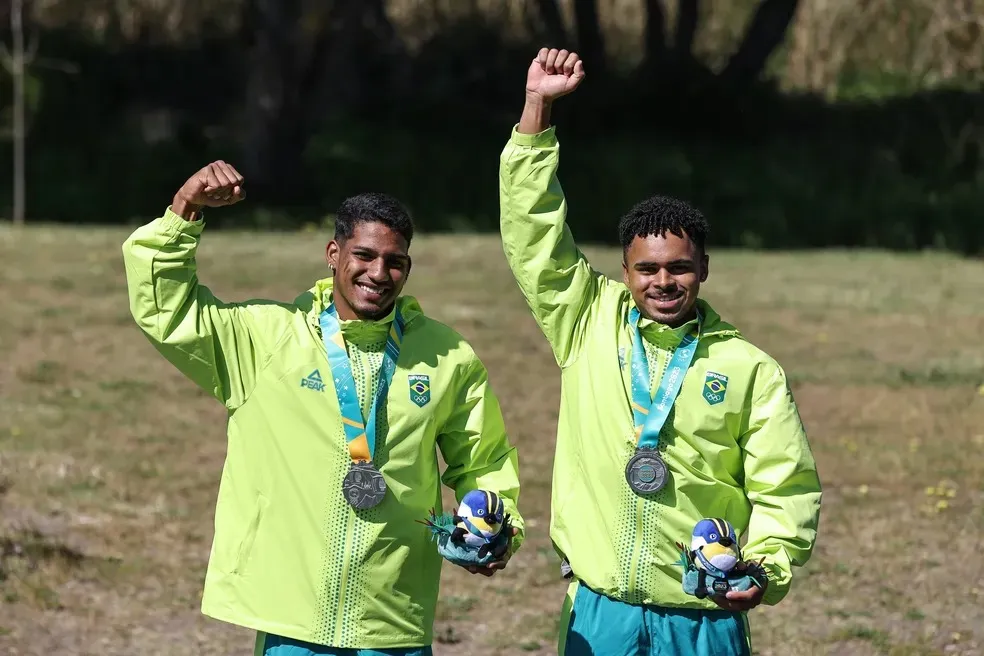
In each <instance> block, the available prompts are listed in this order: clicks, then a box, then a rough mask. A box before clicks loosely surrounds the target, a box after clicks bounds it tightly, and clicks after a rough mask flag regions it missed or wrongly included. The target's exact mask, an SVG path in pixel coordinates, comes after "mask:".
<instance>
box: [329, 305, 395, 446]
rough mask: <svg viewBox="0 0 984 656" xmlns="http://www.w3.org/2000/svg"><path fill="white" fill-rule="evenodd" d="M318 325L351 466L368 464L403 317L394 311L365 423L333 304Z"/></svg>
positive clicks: (390, 377) (390, 375)
mask: <svg viewBox="0 0 984 656" xmlns="http://www.w3.org/2000/svg"><path fill="white" fill-rule="evenodd" d="M318 321H319V323H320V324H321V339H322V340H323V341H324V343H325V349H326V350H327V351H328V364H329V366H330V367H331V373H332V377H333V378H334V383H335V394H336V395H337V396H338V409H339V410H340V411H341V413H342V425H343V426H344V427H345V441H346V442H347V443H348V450H349V455H350V456H351V457H352V460H353V461H354V462H371V461H372V458H373V455H375V453H376V409H377V408H378V407H379V406H380V405H382V403H383V400H384V399H385V398H386V395H387V393H388V392H389V386H390V383H391V382H392V381H393V374H394V373H395V372H396V361H397V360H398V359H399V357H400V345H401V344H402V343H403V317H402V316H401V315H400V310H399V309H397V310H396V317H395V319H394V320H393V325H392V327H390V331H389V335H388V336H387V338H386V350H385V352H384V353H383V362H382V364H381V365H380V367H379V386H378V387H377V389H376V397H375V398H374V399H373V403H372V405H371V406H370V409H369V419H368V420H367V421H366V420H364V418H363V416H362V407H361V405H360V404H359V395H358V392H357V391H356V387H355V378H353V377H352V362H351V361H350V360H349V356H348V352H347V351H346V350H345V337H344V336H343V335H342V327H341V323H340V322H339V320H338V311H337V310H336V309H335V304H334V303H332V304H331V305H329V306H328V307H327V308H326V309H325V311H324V312H322V313H321V316H320V317H319V319H318ZM367 387H368V386H367ZM366 393H368V391H367V392H366Z"/></svg>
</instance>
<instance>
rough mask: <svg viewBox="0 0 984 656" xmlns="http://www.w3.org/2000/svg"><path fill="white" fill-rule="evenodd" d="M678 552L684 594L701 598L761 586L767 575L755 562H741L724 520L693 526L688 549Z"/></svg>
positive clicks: (733, 533) (732, 533)
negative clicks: (682, 571) (681, 568)
mask: <svg viewBox="0 0 984 656" xmlns="http://www.w3.org/2000/svg"><path fill="white" fill-rule="evenodd" d="M677 547H678V548H679V549H680V560H679V561H678V562H677V564H678V565H680V566H681V567H683V570H684V573H683V591H684V592H685V593H687V594H688V595H692V596H694V597H697V598H698V599H704V598H706V597H714V596H724V595H725V594H727V593H728V592H731V591H737V592H744V591H745V590H750V589H751V588H753V587H758V588H761V587H764V586H765V584H766V583H767V581H768V575H767V574H766V571H765V569H764V568H763V567H762V562H763V561H764V560H765V559H764V558H763V559H762V560H760V561H759V562H757V563H753V562H746V561H743V560H742V559H741V549H740V548H739V547H738V537H737V535H736V534H735V529H734V527H733V526H732V525H731V524H730V523H728V522H726V521H725V520H723V519H702V520H700V521H699V522H697V525H696V526H695V527H694V530H693V534H692V535H691V539H690V548H689V549H688V548H687V547H686V546H684V545H683V544H682V543H680V542H677Z"/></svg>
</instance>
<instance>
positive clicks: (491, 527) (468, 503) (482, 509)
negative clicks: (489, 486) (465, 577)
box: [420, 490, 512, 567]
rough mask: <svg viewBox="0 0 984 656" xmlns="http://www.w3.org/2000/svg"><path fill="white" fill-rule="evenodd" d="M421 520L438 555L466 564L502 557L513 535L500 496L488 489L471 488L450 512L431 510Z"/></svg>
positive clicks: (486, 561) (479, 563) (488, 561)
mask: <svg viewBox="0 0 984 656" xmlns="http://www.w3.org/2000/svg"><path fill="white" fill-rule="evenodd" d="M420 523H421V524H424V525H426V526H427V527H428V528H430V530H431V536H432V538H433V539H434V540H435V541H436V542H437V551H438V553H440V554H441V556H443V557H444V558H445V559H447V560H449V561H451V562H452V563H455V564H456V565H463V566H466V567H467V566H468V565H487V564H489V563H491V562H493V561H495V560H498V559H499V558H501V557H502V555H503V554H505V553H506V550H507V549H508V548H509V539H510V536H512V527H511V525H510V523H509V515H506V514H505V508H504V507H503V504H502V499H500V498H499V495H497V494H496V493H495V492H489V491H487V490H472V491H471V492H469V493H468V494H466V495H465V496H464V497H463V498H462V499H461V505H460V506H459V507H458V509H457V510H455V511H454V512H452V513H444V514H443V515H440V516H436V515H435V514H434V511H433V510H431V514H430V519H428V520H427V521H424V522H420Z"/></svg>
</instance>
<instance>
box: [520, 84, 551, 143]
mask: <svg viewBox="0 0 984 656" xmlns="http://www.w3.org/2000/svg"><path fill="white" fill-rule="evenodd" d="M550 109H551V104H550V101H548V100H544V99H543V98H542V97H540V96H537V95H530V94H528V95H527V96H526V103H525V104H524V105H523V114H522V116H520V118H519V127H518V128H517V132H520V133H521V134H539V133H540V132H543V131H544V130H546V129H547V128H549V127H550Z"/></svg>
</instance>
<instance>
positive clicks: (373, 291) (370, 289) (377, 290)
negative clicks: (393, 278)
mask: <svg viewBox="0 0 984 656" xmlns="http://www.w3.org/2000/svg"><path fill="white" fill-rule="evenodd" d="M355 284H356V285H357V286H358V287H359V289H362V290H363V291H367V292H369V293H370V294H379V295H382V294H384V293H385V292H386V289H385V288H384V287H377V286H375V285H370V284H368V283H364V282H357V283H355Z"/></svg>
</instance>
